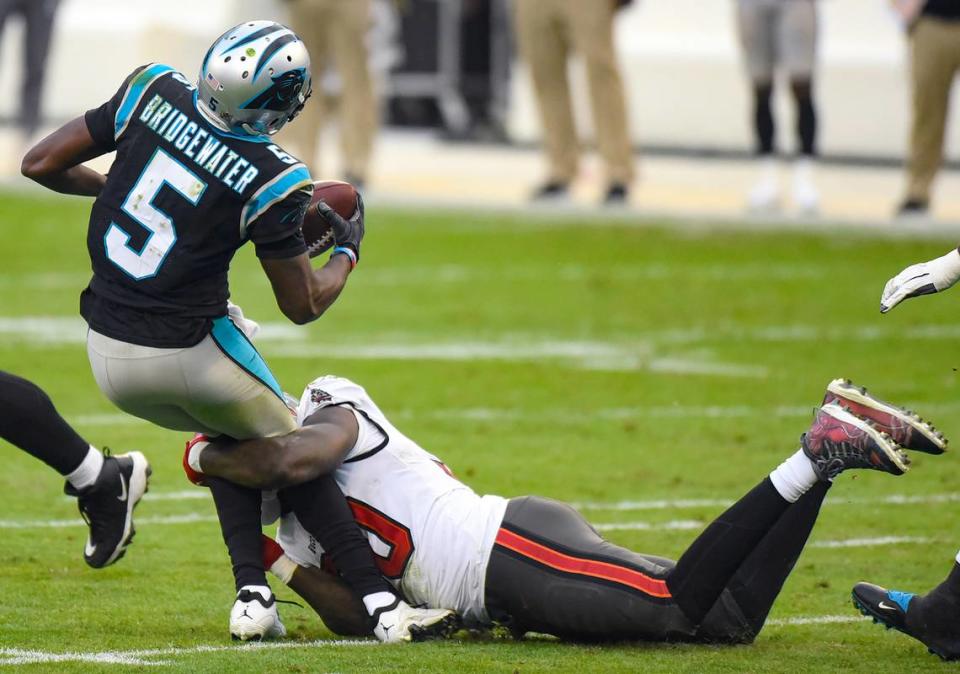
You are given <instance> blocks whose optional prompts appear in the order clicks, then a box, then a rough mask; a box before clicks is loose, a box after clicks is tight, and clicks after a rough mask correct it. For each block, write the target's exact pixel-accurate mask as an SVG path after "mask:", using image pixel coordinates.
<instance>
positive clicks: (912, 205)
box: [897, 199, 930, 218]
mask: <svg viewBox="0 0 960 674" xmlns="http://www.w3.org/2000/svg"><path fill="white" fill-rule="evenodd" d="M929 211H930V203H929V202H928V201H926V200H923V199H906V200H904V202H903V203H902V204H900V208H898V209H897V217H898V218H925V217H926V216H927V214H928V213H929Z"/></svg>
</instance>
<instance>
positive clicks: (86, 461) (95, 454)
mask: <svg viewBox="0 0 960 674" xmlns="http://www.w3.org/2000/svg"><path fill="white" fill-rule="evenodd" d="M102 468H103V454H102V453H101V452H100V450H99V449H97V448H96V447H94V446H93V445H91V446H90V449H89V450H88V451H87V455H86V456H85V457H84V458H83V461H81V462H80V465H79V466H77V469H76V470H75V471H73V472H72V473H70V474H69V475H67V476H66V477H67V482H69V483H70V484H72V485H73V486H74V487H75V488H76V489H86V488H87V487H90V486H92V485H93V483H94V482H96V481H97V477H99V476H100V470H101V469H102Z"/></svg>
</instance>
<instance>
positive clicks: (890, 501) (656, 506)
mask: <svg viewBox="0 0 960 674" xmlns="http://www.w3.org/2000/svg"><path fill="white" fill-rule="evenodd" d="M733 502H734V501H733V499H714V498H705V499H654V500H650V501H583V502H579V503H576V502H575V503H571V504H570V505H572V506H573V507H574V508H578V509H581V510H608V511H626V512H631V511H637V510H684V509H690V508H725V507H727V506H730V505H732V504H733ZM957 502H960V492H951V493H946V494H888V495H886V496H879V497H876V496H868V497H864V498H855V497H843V496H838V497H836V498H828V499H827V501H826V503H827V505H857V506H859V505H924V504H940V503H957Z"/></svg>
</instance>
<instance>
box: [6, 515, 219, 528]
mask: <svg viewBox="0 0 960 674" xmlns="http://www.w3.org/2000/svg"><path fill="white" fill-rule="evenodd" d="M135 521H136V523H137V525H141V524H146V525H157V524H196V523H198V522H216V521H217V518H216V516H215V515H207V514H204V513H186V514H184V515H163V516H156V517H137V518H136V520H135ZM85 526H87V525H86V523H85V522H84V521H83V520H82V519H79V518H77V519H71V520H0V529H61V528H66V527H85Z"/></svg>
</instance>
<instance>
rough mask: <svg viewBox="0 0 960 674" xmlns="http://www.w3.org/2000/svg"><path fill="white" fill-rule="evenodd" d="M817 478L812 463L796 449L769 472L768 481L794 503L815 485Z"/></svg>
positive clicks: (800, 450)
mask: <svg viewBox="0 0 960 674" xmlns="http://www.w3.org/2000/svg"><path fill="white" fill-rule="evenodd" d="M818 479H819V478H818V477H817V474H816V472H815V471H814V470H813V463H812V462H811V461H810V459H808V458H807V455H806V454H804V453H803V450H802V449H798V450H797V451H796V453H795V454H793V456H791V457H790V458H788V459H787V460H786V461H784V462H783V463H781V464H780V465H779V466H777V468H776V470H774V471H773V472H772V473H770V481H771V482H772V483H773V486H774V488H775V489H776V490H777V492H778V493H779V494H780V496H782V497H783V498H784V499H785V500H787V501H789V502H790V503H796V502H797V499H799V498H800V497H801V496H803V495H804V494H805V493H806V492H807V490H808V489H810V487H812V486H813V485H815V484H816V483H817V480H818Z"/></svg>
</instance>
